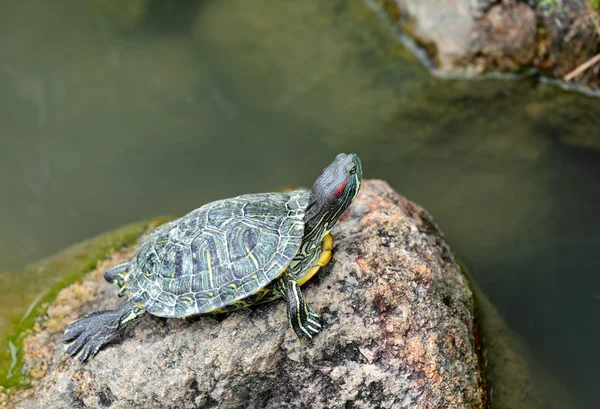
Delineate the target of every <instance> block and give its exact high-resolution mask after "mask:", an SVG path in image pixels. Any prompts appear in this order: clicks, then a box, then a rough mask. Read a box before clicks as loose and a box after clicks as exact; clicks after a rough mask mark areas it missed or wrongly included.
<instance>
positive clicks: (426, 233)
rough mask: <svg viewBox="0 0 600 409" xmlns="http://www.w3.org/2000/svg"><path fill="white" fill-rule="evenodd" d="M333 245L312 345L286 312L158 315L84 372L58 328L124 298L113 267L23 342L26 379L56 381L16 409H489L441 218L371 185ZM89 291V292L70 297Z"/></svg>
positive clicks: (321, 278)
mask: <svg viewBox="0 0 600 409" xmlns="http://www.w3.org/2000/svg"><path fill="white" fill-rule="evenodd" d="M333 235H334V238H335V240H336V245H335V248H334V258H333V260H332V262H331V263H330V264H329V265H328V266H327V267H326V268H325V269H324V270H323V271H321V272H320V273H319V274H318V275H317V276H316V277H315V278H313V280H311V282H310V283H308V284H307V285H306V287H305V294H306V296H307V299H308V301H309V303H310V305H311V306H312V308H313V309H315V311H319V312H320V314H321V316H322V318H323V323H324V329H323V331H322V332H321V333H320V334H319V335H318V336H316V337H315V338H314V339H313V341H306V340H299V339H298V338H296V336H295V335H294V334H293V331H292V330H291V329H289V328H288V325H287V320H286V315H285V306H284V304H283V303H282V302H275V303H271V304H268V305H263V306H258V307H254V308H252V309H248V310H243V311H239V312H234V313H230V314H228V315H223V316H202V317H197V318H193V319H187V320H174V319H171V320H166V319H161V318H156V317H147V318H145V319H144V320H142V322H140V324H139V325H137V326H135V327H132V328H130V329H128V330H127V331H126V332H125V334H123V336H122V337H121V338H120V339H119V340H118V342H116V343H115V344H112V345H110V346H108V347H106V348H105V349H103V350H102V351H100V353H99V354H98V355H97V356H96V357H95V358H94V359H93V360H92V361H91V362H88V363H87V364H80V363H79V362H78V361H77V360H74V359H72V358H69V357H67V356H66V354H65V353H64V352H63V348H62V346H60V337H61V332H60V329H62V328H63V327H64V325H66V324H67V323H68V322H70V321H71V320H72V319H73V318H75V317H77V316H80V315H81V314H83V313H88V312H91V311H93V310H97V309H99V308H114V307H116V306H117V305H118V304H119V303H120V302H122V300H120V299H118V298H117V297H116V292H117V289H116V288H114V287H112V286H111V285H109V284H108V283H105V282H103V280H102V277H101V276H102V272H103V269H105V268H106V266H107V265H108V262H105V263H103V264H102V265H100V266H99V268H98V269H97V270H96V271H94V272H92V273H91V274H90V275H88V276H87V277H86V278H85V279H84V280H83V281H82V282H80V283H78V284H76V285H74V286H71V287H69V288H67V289H65V290H63V293H62V294H61V295H60V296H59V299H58V300H57V302H55V304H54V305H52V306H51V307H50V309H49V310H48V314H47V315H48V316H47V317H46V318H45V320H42V321H40V323H39V325H38V328H37V331H38V332H37V333H36V334H34V335H32V337H31V338H30V339H29V340H28V341H27V342H26V348H27V351H26V357H25V361H26V362H28V364H27V365H28V367H29V369H32V370H33V369H35V368H36V367H39V366H40V365H41V364H42V363H44V365H46V366H45V368H47V371H48V375H47V376H46V377H45V378H43V380H42V381H41V382H40V383H39V384H38V385H37V386H36V388H35V390H34V392H33V393H30V394H29V398H24V399H21V401H20V403H18V404H17V407H20V408H37V407H45V408H86V407H94V408H96V407H110V408H132V407H144V408H173V407H178V408H210V407H220V408H242V407H243V408H282V407H293V408H303V407H311V408H338V407H346V408H413V409H414V408H482V407H485V403H486V394H485V391H484V381H483V377H482V375H481V371H480V359H479V357H478V354H477V347H476V337H475V333H476V331H475V324H474V311H473V300H472V293H471V291H470V290H469V287H468V285H467V281H466V279H465V277H464V276H463V274H462V273H461V271H460V269H459V267H458V265H457V264H456V263H455V261H454V258H453V255H452V253H451V252H450V249H449V248H448V246H447V245H446V243H445V242H444V240H443V238H442V235H441V233H440V231H439V230H438V228H437V227H436V225H435V224H434V222H433V221H432V219H431V217H430V216H429V215H428V214H427V213H426V212H425V211H424V210H423V209H422V208H421V207H419V206H418V205H415V204H414V203H412V202H410V201H408V200H406V199H404V198H402V197H401V196H399V195H398V194H397V193H395V192H394V191H393V190H392V189H391V188H390V187H389V186H388V185H387V184H386V183H384V182H381V181H366V182H364V185H363V188H362V190H361V193H360V195H359V196H358V198H357V199H356V200H355V202H354V203H353V205H352V206H351V207H350V209H349V210H348V212H347V213H346V214H345V215H344V216H343V218H342V220H340V222H339V223H338V225H337V226H336V227H335V229H334V231H333ZM124 251H130V250H124ZM123 257H126V255H124V254H116V255H114V258H113V259H112V260H111V262H116V261H118V259H119V258H123ZM82 291H83V292H91V293H92V296H90V297H73V294H74V293H76V292H82ZM79 300H85V301H81V302H80V301H79ZM69 301H72V302H69ZM48 322H51V324H48ZM40 337H41V338H40ZM36 339H37V340H36ZM41 339H43V342H39V341H40V340H41ZM41 344H43V345H41ZM40 348H44V353H43V354H42V355H43V357H40V354H39V353H37V351H39V349H40ZM36 353H37V355H36ZM34 356H35V357H36V358H31V357H34ZM28 357H30V358H28Z"/></svg>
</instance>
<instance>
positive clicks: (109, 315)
mask: <svg viewBox="0 0 600 409" xmlns="http://www.w3.org/2000/svg"><path fill="white" fill-rule="evenodd" d="M144 313H145V311H144V310H142V309H141V308H139V307H138V306H137V305H135V304H134V303H132V302H131V301H127V302H126V303H124V304H123V305H122V306H121V308H119V309H118V310H107V311H98V312H94V313H91V314H89V315H86V316H85V317H83V318H80V319H78V320H77V321H73V322H72V323H71V324H69V325H68V326H67V328H66V329H65V333H64V335H63V341H64V342H65V343H71V345H69V347H68V348H67V353H68V354H69V355H71V356H75V355H77V353H78V352H79V351H81V354H80V355H79V360H80V361H81V362H85V361H86V360H87V359H88V358H92V357H93V356H94V355H96V354H97V353H98V351H100V349H101V348H102V347H103V346H104V345H106V344H108V343H109V342H110V341H112V340H114V339H115V338H116V337H117V336H118V335H119V334H120V333H121V331H123V329H124V328H125V327H127V326H128V325H130V324H132V323H133V322H134V321H136V320H137V319H138V318H139V317H141V316H142V315H143V314H144Z"/></svg>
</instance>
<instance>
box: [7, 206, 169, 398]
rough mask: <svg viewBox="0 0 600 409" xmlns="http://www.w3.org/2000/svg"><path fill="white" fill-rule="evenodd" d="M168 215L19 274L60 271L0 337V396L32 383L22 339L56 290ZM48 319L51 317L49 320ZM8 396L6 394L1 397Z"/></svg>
mask: <svg viewBox="0 0 600 409" xmlns="http://www.w3.org/2000/svg"><path fill="white" fill-rule="evenodd" d="M167 220H168V218H165V217H163V218H157V219H153V220H150V221H144V222H140V223H134V224H130V225H127V226H124V227H122V228H120V229H118V230H115V231H112V232H108V233H104V234H101V235H99V236H97V237H94V238H91V239H88V240H86V241H84V242H82V243H78V244H75V245H73V246H71V247H68V248H67V249H65V250H63V251H61V252H59V253H58V254H56V255H53V256H51V257H49V258H47V259H45V260H42V261H39V262H36V263H33V264H31V265H29V266H27V267H25V269H24V270H23V271H22V273H21V275H22V276H25V277H29V276H31V275H34V274H35V275H40V274H43V275H55V274H56V272H57V271H61V272H62V277H63V278H62V279H61V280H59V281H58V282H57V283H56V284H55V285H53V286H52V287H51V288H50V289H49V290H48V291H46V292H45V293H44V294H43V296H41V297H39V298H37V299H36V300H35V301H34V302H33V304H32V306H31V307H30V308H29V309H28V311H27V312H26V314H25V315H24V316H22V317H13V319H12V321H11V325H10V328H11V330H10V331H8V334H9V335H8V336H6V337H4V338H3V339H0V344H1V345H3V346H7V345H8V346H10V348H9V347H6V348H2V350H0V388H2V389H0V395H4V394H10V393H13V392H15V390H17V389H20V388H26V387H28V386H30V384H31V376H33V377H34V378H35V377H36V374H29V373H27V371H26V370H24V369H23V347H24V341H25V339H26V338H27V336H28V335H29V334H31V333H32V332H33V329H34V326H35V325H37V319H38V317H40V316H42V315H44V314H45V313H46V310H47V308H48V305H49V304H50V302H51V301H53V300H54V299H55V298H56V297H57V295H58V294H59V292H60V291H61V290H62V289H63V288H65V287H68V286H69V285H71V284H73V283H75V282H76V281H78V280H79V279H81V278H82V277H83V276H84V275H85V274H86V273H88V272H89V271H91V270H93V269H94V268H95V267H96V264H97V263H98V262H99V261H100V260H102V259H103V258H105V257H106V256H107V254H108V253H109V252H111V251H112V250H116V249H119V248H122V247H124V246H127V245H131V244H133V243H135V242H136V241H137V240H138V238H139V237H140V235H142V234H143V233H144V232H145V231H147V230H149V229H153V228H155V227H156V226H158V225H160V224H162V223H164V222H165V221H167ZM50 321H51V320H50ZM2 399H7V398H6V396H4V397H0V402H1V401H2Z"/></svg>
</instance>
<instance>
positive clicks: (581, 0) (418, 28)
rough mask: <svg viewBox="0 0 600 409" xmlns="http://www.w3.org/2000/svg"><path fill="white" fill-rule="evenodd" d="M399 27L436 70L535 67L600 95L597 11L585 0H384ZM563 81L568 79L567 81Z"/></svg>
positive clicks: (463, 72) (472, 72) (460, 71)
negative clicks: (576, 71) (423, 49)
mask: <svg viewBox="0 0 600 409" xmlns="http://www.w3.org/2000/svg"><path fill="white" fill-rule="evenodd" d="M383 3H384V4H385V5H386V9H387V10H389V11H390V14H391V16H392V17H393V18H394V19H396V20H397V21H398V23H399V25H400V26H401V28H402V29H403V30H404V31H405V32H406V33H407V34H408V35H409V36H410V37H412V38H413V39H414V40H415V41H416V42H417V43H418V44H420V45H422V46H423V47H424V48H425V49H426V51H427V53H428V55H429V57H430V59H431V62H432V64H433V65H434V66H435V67H436V68H437V70H438V72H439V73H441V74H446V75H448V74H453V75H454V74H459V75H467V76H476V75H479V74H482V73H485V72H488V71H501V72H507V73H515V72H516V73H519V72H524V71H527V70H529V69H531V68H535V69H537V70H539V71H540V72H542V73H543V74H544V75H547V76H550V77H555V78H558V79H560V80H564V81H566V83H563V85H565V86H568V87H570V88H572V89H575V90H579V91H582V92H586V93H591V94H594V95H599V94H598V90H600V81H599V77H598V66H599V65H598V64H600V63H598V62H596V63H595V64H592V65H590V66H588V68H587V69H586V70H583V71H580V72H579V73H578V74H577V75H574V74H573V76H572V77H570V76H568V74H569V73H570V72H572V71H574V70H575V69H576V68H577V67H580V66H583V65H584V64H585V63H586V62H588V61H590V60H592V58H594V56H595V55H596V54H597V52H598V46H599V44H600V35H599V34H598V32H597V27H596V25H595V23H594V21H596V20H598V19H599V18H600V10H598V9H597V8H596V7H595V6H593V5H592V3H591V2H587V1H585V0H562V1H548V2H541V1H533V0H531V1H517V0H443V1H441V0H384V1H383ZM567 83H568V84H567Z"/></svg>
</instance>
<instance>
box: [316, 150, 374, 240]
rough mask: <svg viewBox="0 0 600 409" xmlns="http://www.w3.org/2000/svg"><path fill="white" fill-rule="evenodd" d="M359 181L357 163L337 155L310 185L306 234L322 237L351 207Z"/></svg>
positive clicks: (348, 157) (353, 159)
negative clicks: (317, 232) (311, 233)
mask: <svg viewBox="0 0 600 409" xmlns="http://www.w3.org/2000/svg"><path fill="white" fill-rule="evenodd" d="M361 181H362V167H361V165H360V159H359V158H358V156H356V154H354V153H349V154H345V153H340V154H339V155H337V156H336V157H335V159H334V161H333V162H331V164H330V165H329V166H327V167H326V168H325V169H323V171H322V172H321V175H320V176H319V177H318V178H317V180H316V181H315V183H314V184H313V187H312V191H311V195H310V202H309V204H308V207H307V209H306V215H305V222H306V227H305V232H307V233H308V232H312V231H313V230H315V229H317V230H318V231H320V233H321V234H319V236H322V237H324V236H325V235H326V234H327V233H329V231H330V230H331V228H332V227H333V225H334V224H335V223H336V222H337V221H338V219H339V218H340V216H341V215H342V213H344V211H345V210H346V209H347V208H348V206H350V203H352V200H354V198H355V197H356V195H357V194H358V190H359V189H360V183H361Z"/></svg>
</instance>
